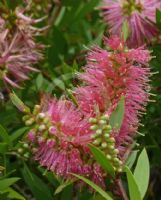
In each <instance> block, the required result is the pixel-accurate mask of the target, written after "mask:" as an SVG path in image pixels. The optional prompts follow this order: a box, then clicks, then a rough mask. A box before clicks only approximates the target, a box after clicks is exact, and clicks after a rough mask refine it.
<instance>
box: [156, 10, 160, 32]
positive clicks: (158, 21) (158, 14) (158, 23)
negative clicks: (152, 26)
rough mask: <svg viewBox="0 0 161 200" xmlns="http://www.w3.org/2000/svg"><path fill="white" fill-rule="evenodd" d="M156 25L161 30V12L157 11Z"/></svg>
mask: <svg viewBox="0 0 161 200" xmlns="http://www.w3.org/2000/svg"><path fill="white" fill-rule="evenodd" d="M156 23H157V26H158V28H160V29H161V11H160V10H158V9H156Z"/></svg>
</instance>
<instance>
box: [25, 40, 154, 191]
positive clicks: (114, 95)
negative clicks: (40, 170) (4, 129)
mask: <svg viewBox="0 0 161 200" xmlns="http://www.w3.org/2000/svg"><path fill="white" fill-rule="evenodd" d="M104 43H105V45H106V49H101V48H99V47H95V48H93V49H92V50H91V51H90V52H89V54H88V56H87V65H86V67H85V71H84V72H83V73H81V74H80V78H81V80H82V81H83V86H82V87H79V88H77V89H76V90H75V91H74V92H73V94H74V95H75V97H74V98H76V99H75V100H76V101H77V104H74V103H72V102H71V101H69V100H66V99H63V98H62V99H60V100H56V99H55V98H51V97H49V98H47V97H45V98H43V99H42V103H41V104H40V105H36V106H35V107H34V109H33V112H29V111H28V113H27V115H25V116H24V118H23V120H24V121H25V124H26V126H29V127H31V128H30V131H29V132H28V134H27V136H26V140H27V141H28V142H29V144H30V149H31V151H32V153H33V155H34V159H35V160H37V161H38V162H39V163H40V165H42V166H44V167H46V168H47V169H48V170H51V171H53V172H54V173H55V174H56V175H57V176H60V177H62V178H63V179H65V180H66V179H72V178H73V176H72V173H76V174H79V175H83V176H85V177H87V178H89V179H91V180H92V181H94V182H95V183H96V184H98V185H100V186H101V187H105V184H104V179H105V178H106V177H110V176H109V174H108V173H106V172H105V171H104V170H103V169H102V168H101V166H100V165H99V163H97V161H96V160H95V158H94V156H93V154H92V153H91V151H90V148H89V144H92V145H93V146H95V147H97V148H98V149H99V150H101V151H102V152H103V153H104V155H105V156H106V158H107V159H108V161H109V162H110V164H111V165H112V167H113V169H114V170H115V173H116V174H119V173H121V171H122V167H123V162H124V154H126V150H127V149H128V147H129V146H130V145H131V144H132V143H133V138H134V136H135V133H136V131H137V128H138V125H139V117H140V115H141V113H142V112H144V111H145V105H146V103H147V101H148V96H149V95H148V91H149V85H148V82H149V75H150V72H149V67H148V61H149V60H150V54H149V51H147V50H144V49H143V48H138V49H131V50H129V49H128V48H127V47H126V46H125V45H124V43H123V42H122V41H121V40H120V39H119V38H117V37H114V38H111V39H108V38H104ZM122 98H124V99H125V113H124V119H123V123H122V126H121V128H120V130H119V129H116V128H115V127H112V125H111V123H110V119H111V114H112V113H113V112H114V111H115V110H116V108H117V106H118V104H119V102H120V99H122Z"/></svg>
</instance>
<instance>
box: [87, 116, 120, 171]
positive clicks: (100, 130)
mask: <svg viewBox="0 0 161 200" xmlns="http://www.w3.org/2000/svg"><path fill="white" fill-rule="evenodd" d="M89 122H90V123H91V127H90V129H91V130H92V131H93V132H94V133H93V135H92V136H91V137H92V139H93V142H92V143H93V145H95V146H97V147H99V148H100V149H101V150H102V151H103V152H104V153H105V155H106V158H107V159H108V160H109V161H110V163H111V164H112V166H113V168H114V170H115V171H116V172H121V171H122V161H121V160H120V159H119V158H118V154H119V150H118V149H116V148H115V138H114V137H112V135H111V132H112V127H111V125H110V124H109V116H108V115H103V116H98V117H96V118H90V119H89Z"/></svg>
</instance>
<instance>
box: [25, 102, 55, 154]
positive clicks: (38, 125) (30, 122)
mask: <svg viewBox="0 0 161 200" xmlns="http://www.w3.org/2000/svg"><path fill="white" fill-rule="evenodd" d="M23 121H24V122H25V125H26V126H29V127H31V129H30V131H29V132H28V134H27V139H28V141H30V142H31V146H32V148H33V150H34V149H35V146H36V145H37V144H39V145H41V144H43V143H44V142H47V144H49V146H50V147H51V146H52V145H54V143H55V135H54V134H55V133H56V128H55V127H54V126H52V125H51V122H50V119H49V116H48V115H47V114H46V113H44V112H41V107H40V105H35V107H34V109H33V112H32V113H30V114H28V115H25V116H24V117H23Z"/></svg>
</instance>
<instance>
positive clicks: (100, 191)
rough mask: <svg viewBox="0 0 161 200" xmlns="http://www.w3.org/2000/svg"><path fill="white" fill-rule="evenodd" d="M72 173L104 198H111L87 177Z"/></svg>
mask: <svg viewBox="0 0 161 200" xmlns="http://www.w3.org/2000/svg"><path fill="white" fill-rule="evenodd" d="M72 175H73V176H75V177H77V178H78V179H80V180H82V181H84V182H85V183H87V184H88V185H90V186H91V187H92V188H93V189H94V190H96V191H97V192H98V193H99V194H100V195H101V196H102V197H104V198H105V199H106V200H113V199H112V198H111V197H110V195H109V194H108V193H106V192H105V191H104V190H102V189H101V188H100V187H99V186H98V185H96V184H95V183H93V182H92V181H90V180H88V179H87V178H84V177H83V176H79V175H77V174H72ZM138 200H139V199H138Z"/></svg>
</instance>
